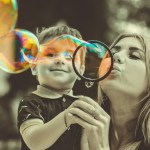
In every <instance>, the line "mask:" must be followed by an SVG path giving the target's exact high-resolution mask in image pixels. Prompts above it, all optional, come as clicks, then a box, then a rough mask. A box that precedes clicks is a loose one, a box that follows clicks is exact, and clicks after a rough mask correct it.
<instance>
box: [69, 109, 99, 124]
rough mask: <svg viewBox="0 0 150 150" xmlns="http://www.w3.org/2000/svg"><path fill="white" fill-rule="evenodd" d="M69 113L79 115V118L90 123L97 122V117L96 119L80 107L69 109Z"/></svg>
mask: <svg viewBox="0 0 150 150" xmlns="http://www.w3.org/2000/svg"><path fill="white" fill-rule="evenodd" d="M68 113H69V114H72V115H74V116H77V117H78V118H80V119H82V120H83V121H86V122H88V123H89V124H97V120H96V119H94V118H93V117H92V116H91V115H90V114H88V113H86V112H84V111H83V110H81V109H80V108H71V109H69V110H68Z"/></svg>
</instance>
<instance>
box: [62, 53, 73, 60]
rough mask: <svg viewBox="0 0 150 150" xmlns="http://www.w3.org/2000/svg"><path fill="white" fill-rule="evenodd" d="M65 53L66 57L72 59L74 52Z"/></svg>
mask: <svg viewBox="0 0 150 150" xmlns="http://www.w3.org/2000/svg"><path fill="white" fill-rule="evenodd" d="M63 55H64V57H65V58H66V59H72V54H70V53H69V52H64V53H63Z"/></svg>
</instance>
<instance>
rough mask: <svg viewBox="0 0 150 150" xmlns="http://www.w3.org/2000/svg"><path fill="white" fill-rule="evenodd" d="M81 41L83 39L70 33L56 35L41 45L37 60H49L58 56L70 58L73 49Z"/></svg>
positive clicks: (81, 42)
mask: <svg viewBox="0 0 150 150" xmlns="http://www.w3.org/2000/svg"><path fill="white" fill-rule="evenodd" d="M83 43H84V41H82V40H80V39H77V38H75V37H73V36H70V35H62V36H59V37H56V38H54V39H52V40H50V41H48V42H46V43H44V44H42V45H41V48H40V53H39V55H38V58H37V60H38V61H43V60H50V59H55V58H58V57H60V56H61V57H64V58H66V59H68V60H72V56H73V53H74V51H75V50H76V48H77V47H78V46H79V45H81V44H83Z"/></svg>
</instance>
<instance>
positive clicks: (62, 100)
mask: <svg viewBox="0 0 150 150" xmlns="http://www.w3.org/2000/svg"><path fill="white" fill-rule="evenodd" d="M76 99H77V98H76V97H72V96H69V95H63V96H62V97H59V98H54V99H50V98H43V97H40V96H38V95H36V94H33V93H32V94H29V95H28V96H25V97H24V98H23V100H22V101H21V102H20V105H19V108H18V128H20V125H21V124H22V123H23V122H24V121H26V120H27V119H36V118H37V119H41V120H43V122H44V123H46V122H48V121H50V120H52V119H53V118H54V117H56V116H57V115H58V114H59V113H61V112H62V111H64V110H65V109H66V108H68V107H69V106H70V105H71V104H72V103H73V102H74V101H75V100H76ZM56 130H57V129H56ZM49 134H51V133H49ZM21 141H22V147H21V150H29V148H28V147H27V146H26V144H25V142H24V141H23V139H22V138H21ZM80 141H81V127H80V126H79V125H77V124H75V125H71V127H70V130H67V131H65V132H64V133H63V134H62V135H61V136H60V137H59V139H58V140H57V141H56V142H55V143H54V144H53V145H52V146H51V147H50V148H48V150H80Z"/></svg>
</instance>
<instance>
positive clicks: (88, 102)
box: [69, 97, 110, 120]
mask: <svg viewBox="0 0 150 150" xmlns="http://www.w3.org/2000/svg"><path fill="white" fill-rule="evenodd" d="M94 106H95V107H96V108H95V107H94ZM69 108H80V109H81V110H83V111H84V112H86V113H88V114H90V115H91V116H93V117H94V118H95V119H97V120H99V119H101V118H105V117H106V118H107V119H110V117H109V115H108V114H107V113H106V112H105V111H104V110H103V109H102V108H101V107H100V106H99V104H98V103H96V102H94V101H93V100H92V99H90V98H89V99H88V98H87V97H85V98H83V100H77V101H75V102H74V103H73V104H72V105H71V106H70V107H69Z"/></svg>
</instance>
